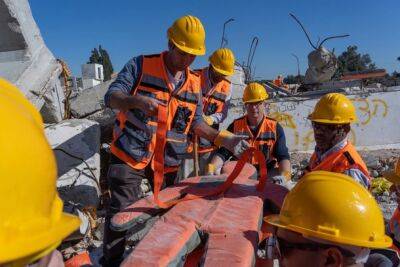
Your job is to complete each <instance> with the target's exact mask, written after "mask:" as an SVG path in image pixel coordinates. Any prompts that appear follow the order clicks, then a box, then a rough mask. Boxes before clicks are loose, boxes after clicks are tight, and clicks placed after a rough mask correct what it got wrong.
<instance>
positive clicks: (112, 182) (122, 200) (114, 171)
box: [103, 157, 177, 266]
mask: <svg viewBox="0 0 400 267" xmlns="http://www.w3.org/2000/svg"><path fill="white" fill-rule="evenodd" d="M176 175H177V173H176V172H172V173H168V174H166V175H165V177H164V186H163V187H165V186H170V185H173V184H174V181H175V178H176ZM153 177H154V174H153V170H152V169H151V168H150V166H148V167H146V168H145V169H143V170H135V169H133V168H131V167H129V166H128V165H126V164H125V163H123V162H121V161H119V160H118V159H116V158H115V157H112V158H111V164H110V167H109V170H108V185H109V188H110V191H111V200H110V206H109V207H108V209H107V215H106V221H105V226H104V240H103V253H104V259H105V264H106V266H119V264H120V262H121V260H122V256H123V254H124V250H125V242H126V231H125V232H117V231H113V230H111V229H110V223H111V218H112V217H113V216H114V215H115V214H116V213H118V212H119V211H121V210H123V209H125V208H126V207H127V206H129V205H131V204H132V203H134V202H136V201H137V200H139V199H140V198H142V192H141V189H140V184H141V182H142V179H144V178H147V179H148V180H149V182H150V184H151V187H152V188H153Z"/></svg>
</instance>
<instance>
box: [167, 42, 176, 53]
mask: <svg viewBox="0 0 400 267" xmlns="http://www.w3.org/2000/svg"><path fill="white" fill-rule="evenodd" d="M174 47H175V46H174V44H173V43H172V42H171V41H168V50H169V51H172V50H174Z"/></svg>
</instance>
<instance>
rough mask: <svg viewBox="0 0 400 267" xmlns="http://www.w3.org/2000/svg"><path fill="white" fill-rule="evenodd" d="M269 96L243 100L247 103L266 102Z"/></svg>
mask: <svg viewBox="0 0 400 267" xmlns="http://www.w3.org/2000/svg"><path fill="white" fill-rule="evenodd" d="M267 99H268V98H265V99H252V100H247V101H245V100H243V102H244V103H245V104H249V103H250V104H251V103H257V102H264V101H265V100H267Z"/></svg>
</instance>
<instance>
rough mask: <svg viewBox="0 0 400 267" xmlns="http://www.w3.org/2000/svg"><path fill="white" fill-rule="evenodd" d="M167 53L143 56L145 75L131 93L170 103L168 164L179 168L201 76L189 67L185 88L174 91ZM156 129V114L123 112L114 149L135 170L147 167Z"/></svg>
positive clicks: (118, 122) (113, 145) (112, 146)
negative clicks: (170, 79)
mask: <svg viewBox="0 0 400 267" xmlns="http://www.w3.org/2000/svg"><path fill="white" fill-rule="evenodd" d="M164 53H165V52H164ZM164 53H163V54H159V55H151V56H143V66H142V74H141V77H140V80H139V82H138V83H137V86H136V87H135V88H132V90H131V94H132V95H143V96H147V97H151V98H155V99H157V100H158V101H160V102H161V103H163V104H165V105H167V129H168V131H167V138H166V145H165V161H164V163H165V165H166V167H175V166H178V165H179V164H180V162H181V158H182V157H183V156H184V155H185V153H186V151H187V143H188V142H187V134H188V132H189V129H190V125H191V124H192V121H193V118H194V114H195V111H196V106H197V103H198V101H199V98H200V94H201V89H200V77H199V76H198V75H197V74H194V73H192V72H191V71H190V70H189V69H187V70H186V76H185V77H186V80H185V82H184V83H183V85H182V87H181V88H180V89H179V90H177V91H173V90H172V88H171V87H170V86H169V81H168V75H167V72H166V68H165V65H164V60H163V57H164ZM156 129H157V117H156V116H146V115H145V114H144V112H143V111H142V110H140V109H131V110H129V111H126V112H122V111H121V112H119V113H118V115H117V120H116V124H115V126H114V132H113V142H112V144H111V152H112V153H113V154H114V155H115V156H116V157H118V158H119V159H121V160H123V161H124V162H126V163H127V164H128V165H129V166H131V167H132V168H134V169H143V168H145V167H146V166H147V165H148V164H149V163H150V162H151V160H152V158H153V154H154V149H155V138H156V136H155V133H156Z"/></svg>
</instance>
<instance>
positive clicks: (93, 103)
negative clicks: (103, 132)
mask: <svg viewBox="0 0 400 267" xmlns="http://www.w3.org/2000/svg"><path fill="white" fill-rule="evenodd" d="M113 81H114V79H111V80H109V81H106V82H104V83H101V84H99V85H96V86H94V87H92V88H88V89H86V90H83V91H81V92H79V93H77V94H76V95H75V96H74V97H73V98H71V99H70V105H71V106H70V107H71V114H72V116H73V117H74V118H85V117H87V116H89V115H91V114H94V113H95V112H97V111H99V110H102V109H104V108H105V105H104V95H105V94H106V92H107V90H108V87H109V86H110V84H111V83H112V82H113Z"/></svg>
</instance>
